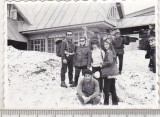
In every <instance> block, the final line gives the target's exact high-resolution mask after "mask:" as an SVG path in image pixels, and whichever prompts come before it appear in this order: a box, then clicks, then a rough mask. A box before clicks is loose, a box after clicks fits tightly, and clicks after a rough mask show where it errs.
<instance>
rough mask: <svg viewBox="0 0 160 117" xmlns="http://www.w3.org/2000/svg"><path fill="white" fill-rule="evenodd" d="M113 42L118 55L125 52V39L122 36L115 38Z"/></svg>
mask: <svg viewBox="0 0 160 117" xmlns="http://www.w3.org/2000/svg"><path fill="white" fill-rule="evenodd" d="M112 44H113V47H114V50H115V52H116V54H118V55H122V54H124V40H123V38H122V37H120V38H117V39H116V38H115V39H114V40H112Z"/></svg>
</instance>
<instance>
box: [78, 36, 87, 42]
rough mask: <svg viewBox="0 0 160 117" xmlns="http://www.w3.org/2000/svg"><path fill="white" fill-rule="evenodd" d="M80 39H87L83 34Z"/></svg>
mask: <svg viewBox="0 0 160 117" xmlns="http://www.w3.org/2000/svg"><path fill="white" fill-rule="evenodd" d="M80 39H85V41H86V40H87V39H86V37H85V36H83V37H80ZM80 39H79V40H80Z"/></svg>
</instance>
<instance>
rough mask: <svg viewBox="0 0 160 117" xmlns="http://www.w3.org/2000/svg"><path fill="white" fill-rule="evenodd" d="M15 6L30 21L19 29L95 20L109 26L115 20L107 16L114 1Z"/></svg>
mask: <svg viewBox="0 0 160 117" xmlns="http://www.w3.org/2000/svg"><path fill="white" fill-rule="evenodd" d="M16 6H17V7H18V8H19V9H20V11H21V12H23V13H24V14H26V16H27V18H28V19H29V20H30V22H32V23H31V25H28V26H26V25H22V26H21V31H34V30H40V29H50V28H56V27H65V26H73V25H79V24H88V23H96V22H105V23H107V24H109V25H111V26H116V23H115V21H113V19H109V18H108V17H109V16H108V14H109V12H110V9H111V7H113V6H114V7H115V8H116V4H115V3H109V2H107V3H77V2H74V3H63V2H61V3H49V4H47V3H44V4H40V3H35V4H32V7H30V4H29V5H28V4H23V5H22V4H20V5H19V4H18V5H17V4H16ZM28 9H29V10H28ZM29 12H30V14H29ZM117 13H118V12H117ZM30 15H31V16H30Z"/></svg>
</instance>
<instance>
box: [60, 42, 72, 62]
mask: <svg viewBox="0 0 160 117" xmlns="http://www.w3.org/2000/svg"><path fill="white" fill-rule="evenodd" d="M74 49H75V46H74V44H73V43H72V42H69V41H62V45H61V52H62V53H61V58H62V59H67V56H66V54H65V51H67V52H69V53H74ZM71 56H73V55H71Z"/></svg>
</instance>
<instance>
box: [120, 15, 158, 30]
mask: <svg viewBox="0 0 160 117" xmlns="http://www.w3.org/2000/svg"><path fill="white" fill-rule="evenodd" d="M149 24H155V15H149V16H139V17H129V18H124V19H122V20H120V21H119V22H118V25H117V28H129V27H137V26H146V25H149Z"/></svg>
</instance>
